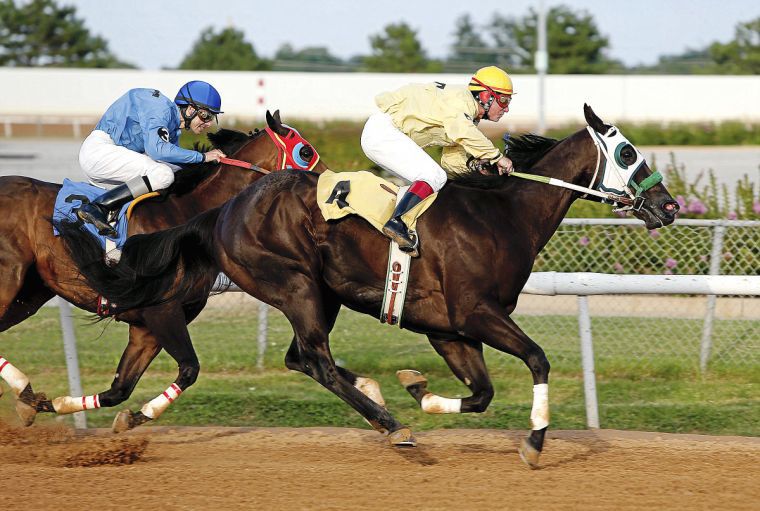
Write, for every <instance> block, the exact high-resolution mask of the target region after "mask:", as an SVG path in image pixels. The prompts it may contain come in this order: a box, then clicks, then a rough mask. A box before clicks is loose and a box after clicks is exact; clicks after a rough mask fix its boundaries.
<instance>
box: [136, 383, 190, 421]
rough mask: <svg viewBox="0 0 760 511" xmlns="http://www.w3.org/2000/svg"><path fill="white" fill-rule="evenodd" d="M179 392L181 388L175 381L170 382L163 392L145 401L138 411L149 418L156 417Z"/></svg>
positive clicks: (180, 392)
mask: <svg viewBox="0 0 760 511" xmlns="http://www.w3.org/2000/svg"><path fill="white" fill-rule="evenodd" d="M180 394H182V389H180V388H179V386H178V385H177V384H176V383H172V384H171V385H170V386H169V388H168V389H166V390H165V391H164V393H163V394H161V395H160V396H158V397H155V398H153V399H151V400H150V401H149V402H147V403H145V404H144V405H143V407H142V408H141V409H140V411H141V412H142V414H143V415H145V416H146V417H147V418H149V419H157V418H158V417H159V416H160V415H161V414H162V413H164V411H166V409H167V408H169V405H170V404H172V402H174V400H175V399H177V398H178V397H179V395H180Z"/></svg>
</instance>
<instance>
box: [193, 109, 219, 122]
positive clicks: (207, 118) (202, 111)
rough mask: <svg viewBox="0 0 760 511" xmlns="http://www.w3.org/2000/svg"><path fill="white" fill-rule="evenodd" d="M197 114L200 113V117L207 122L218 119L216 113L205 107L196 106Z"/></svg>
mask: <svg viewBox="0 0 760 511" xmlns="http://www.w3.org/2000/svg"><path fill="white" fill-rule="evenodd" d="M196 115H198V118H199V119H200V120H201V121H203V122H204V123H205V122H211V121H216V120H217V118H216V114H213V113H211V112H209V111H208V110H206V109H203V108H196Z"/></svg>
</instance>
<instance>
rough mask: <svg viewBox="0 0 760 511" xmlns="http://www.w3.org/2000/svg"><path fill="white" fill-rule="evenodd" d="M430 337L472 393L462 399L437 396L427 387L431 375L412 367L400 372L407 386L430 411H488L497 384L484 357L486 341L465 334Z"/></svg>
mask: <svg viewBox="0 0 760 511" xmlns="http://www.w3.org/2000/svg"><path fill="white" fill-rule="evenodd" d="M428 340H429V341H430V344H432V345H433V348H435V351H436V352H438V354H439V355H441V356H442V357H443V359H444V360H445V361H446V363H447V364H448V366H449V368H450V369H451V370H452V372H453V373H454V375H456V377H457V378H459V380H460V381H461V382H462V383H464V384H465V385H466V386H467V387H468V388H469V389H470V391H472V395H471V396H469V397H466V398H462V399H451V398H446V397H442V396H437V395H435V394H433V393H432V392H430V391H428V390H427V379H426V378H425V377H424V376H423V375H422V374H420V373H419V372H417V371H412V370H410V369H405V370H402V371H397V372H396V375H397V376H398V378H399V381H400V382H401V384H402V385H403V386H404V388H405V389H406V390H407V391H408V392H409V393H410V394H411V395H412V397H414V398H415V399H416V400H417V402H418V403H419V404H420V407H421V408H422V410H423V411H425V412H427V413H469V412H474V413H480V412H484V411H485V410H486V408H488V405H489V403H490V402H491V399H493V385H491V378H490V377H489V376H488V370H487V369H486V363H485V360H483V344H482V343H480V342H478V341H472V340H469V339H465V338H463V337H455V338H444V337H438V336H432V335H428Z"/></svg>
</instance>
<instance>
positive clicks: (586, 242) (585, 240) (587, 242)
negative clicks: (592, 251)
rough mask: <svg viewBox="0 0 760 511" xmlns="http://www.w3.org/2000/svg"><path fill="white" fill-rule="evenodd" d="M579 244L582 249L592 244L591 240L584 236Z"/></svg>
mask: <svg viewBox="0 0 760 511" xmlns="http://www.w3.org/2000/svg"><path fill="white" fill-rule="evenodd" d="M578 243H579V244H580V245H581V246H582V247H585V246H586V245H588V244H589V243H591V240H590V239H589V238H588V236H583V237H582V238H581V239H579V240H578Z"/></svg>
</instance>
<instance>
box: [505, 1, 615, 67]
mask: <svg viewBox="0 0 760 511" xmlns="http://www.w3.org/2000/svg"><path fill="white" fill-rule="evenodd" d="M495 18H496V22H495V23H494V25H493V26H494V29H493V31H492V33H493V37H494V40H495V41H496V42H497V44H498V45H499V47H501V48H506V49H511V50H513V51H514V53H513V54H512V55H511V56H509V58H508V59H507V60H510V61H512V62H513V63H514V64H516V66H517V68H520V69H521V70H526V71H534V67H533V63H534V62H533V59H534V54H535V52H536V50H537V48H538V44H537V32H536V30H537V26H538V13H537V12H536V11H535V10H533V9H530V11H529V14H528V15H527V16H525V17H523V18H522V19H521V20H515V19H511V18H502V17H501V16H498V15H496V16H495ZM546 32H547V40H548V41H547V46H548V48H547V50H548V53H549V70H550V71H551V72H552V73H555V74H582V73H588V74H596V73H610V72H620V71H621V70H622V69H624V68H623V66H622V64H621V63H620V62H618V61H615V60H612V59H609V58H608V57H606V56H605V54H604V50H605V49H607V48H608V47H609V41H608V39H607V38H606V37H604V36H603V35H602V34H601V33H600V32H599V29H598V28H597V26H596V23H595V22H594V19H593V17H592V16H591V15H590V14H588V13H586V12H585V11H583V12H580V13H575V12H573V11H572V10H571V9H570V8H569V7H567V6H565V5H559V6H557V7H552V8H551V9H550V10H549V12H548V13H547V16H546ZM505 58H506V57H505Z"/></svg>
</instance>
